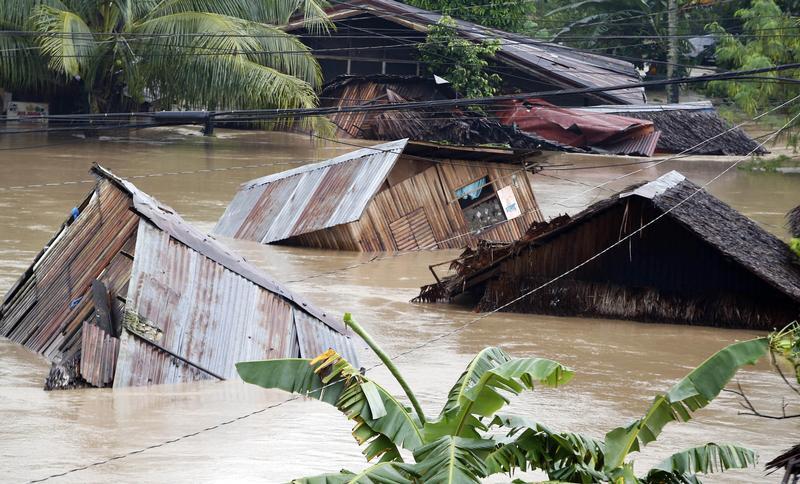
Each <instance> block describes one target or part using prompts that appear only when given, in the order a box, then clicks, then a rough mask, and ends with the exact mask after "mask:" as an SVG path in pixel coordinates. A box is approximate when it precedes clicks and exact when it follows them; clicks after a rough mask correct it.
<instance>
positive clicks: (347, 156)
mask: <svg viewBox="0 0 800 484" xmlns="http://www.w3.org/2000/svg"><path fill="white" fill-rule="evenodd" d="M408 141H409V139H408V138H403V139H399V140H395V141H389V142H387V143H381V144H379V145H374V146H365V147H362V148H360V149H358V150H356V151H348V152H347V153H343V154H341V155H339V156H336V157H334V158H330V159H328V160H323V161H319V162H316V163H310V164H307V165H303V166H298V167H297V168H292V169H291V170H286V171H281V172H279V173H273V174H272V175H266V176H263V177H261V178H256V179H255V180H250V181H247V182H244V183H242V184H241V185H240V186H239V191H241V190H250V189H253V188H256V187H259V186H261V185H266V184H267V183H272V182H274V181H276V180H283V179H284V178H289V177H291V176H295V175H300V174H302V173H308V172H310V171H315V170H321V169H324V168H328V167H329V166H333V165H336V164H339V163H345V162H348V161H354V160H357V159H360V158H364V157H366V156H371V155H374V154H377V153H379V152H383V153H389V152H392V153H395V154H396V155H397V156H400V155H401V154H403V151H404V150H405V148H406V145H407V144H408ZM395 161H397V157H395Z"/></svg>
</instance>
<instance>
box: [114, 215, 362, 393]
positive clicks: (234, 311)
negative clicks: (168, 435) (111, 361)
mask: <svg viewBox="0 0 800 484" xmlns="http://www.w3.org/2000/svg"><path fill="white" fill-rule="evenodd" d="M126 312H130V313H133V314H135V315H136V316H137V317H138V318H140V319H141V321H146V322H147V324H148V325H150V326H151V327H152V329H153V331H152V332H151V333H150V334H149V335H143V336H136V335H129V336H130V337H129V338H128V339H127V340H126V341H125V344H124V345H123V346H122V349H121V351H120V356H119V362H118V363H117V367H118V368H119V370H118V372H117V377H116V378H115V380H114V385H115V386H127V385H137V384H143V383H148V384H150V383H152V384H158V383H176V382H179V381H185V379H186V378H188V376H187V374H186V372H189V373H190V375H195V374H196V373H197V371H198V370H199V369H202V370H199V371H201V373H205V374H206V375H219V376H220V377H222V378H226V379H228V378H236V377H237V375H236V369H235V366H234V365H235V364H236V363H237V362H239V361H246V360H260V359H270V358H290V357H297V356H299V355H302V354H304V352H303V350H302V348H300V349H298V342H297V340H298V331H299V330H298V328H296V323H295V320H296V319H303V320H304V321H306V322H307V324H306V326H307V327H304V328H305V329H304V333H303V334H304V338H305V339H304V341H305V343H306V346H307V347H308V345H317V346H325V345H332V346H333V347H335V348H336V349H337V350H338V351H340V352H342V353H344V354H349V355H354V354H355V349H354V348H353V347H352V345H351V343H350V340H349V338H347V337H346V336H344V335H342V334H341V333H339V332H337V331H335V330H334V329H332V328H330V327H329V326H328V325H326V324H323V323H322V322H320V321H319V320H318V319H317V318H316V317H314V316H312V315H311V314H309V313H308V312H307V311H306V310H305V308H299V307H297V306H296V305H294V304H293V303H292V301H289V300H286V299H284V298H282V297H280V296H279V295H276V294H274V293H272V292H271V291H269V290H267V289H265V288H263V287H261V286H259V285H258V284H255V283H254V282H252V281H250V280H248V279H246V278H244V277H242V276H241V275H239V274H237V273H235V272H233V271H231V270H229V269H227V268H225V267H224V266H222V265H221V264H219V263H218V262H216V261H214V260H212V259H209V258H208V257H206V256H204V255H203V254H201V253H199V252H197V251H195V250H193V249H192V248H190V247H188V246H186V245H184V244H183V243H181V242H179V241H177V240H175V239H174V238H173V237H172V236H171V235H170V234H169V233H166V232H164V231H161V230H159V229H158V228H157V227H155V226H153V225H151V224H149V223H142V224H140V226H139V233H138V235H137V247H136V258H135V260H134V265H133V272H132V274H131V282H130V290H129V292H128V301H127V305H126ZM300 314H302V315H303V316H298V315H300ZM128 332H129V333H131V332H132V331H128ZM335 335H338V336H335ZM317 337H319V338H320V340H319V341H315V340H314V338H317ZM307 338H311V340H308V339H307ZM150 341H152V342H153V343H156V344H157V345H158V346H161V347H163V348H164V349H166V350H168V352H169V353H173V354H174V355H177V356H179V357H181V358H183V359H185V360H187V361H188V362H191V364H187V363H186V362H183V361H178V362H177V363H173V365H177V367H178V368H180V369H181V370H170V371H167V372H165V371H163V368H162V366H163V365H164V364H165V363H164V361H166V360H169V361H173V362H174V361H176V360H178V358H175V357H174V356H170V354H169V353H168V352H165V351H162V350H161V349H160V348H157V347H155V345H153V344H150ZM143 347H148V348H147V349H145V348H143ZM154 348H155V349H154ZM153 351H155V352H157V353H159V354H162V353H163V354H164V355H166V356H163V355H162V356H163V358H162V357H159V358H157V359H156V360H155V361H154V362H152V361H150V360H148V361H141V360H139V355H142V354H150V353H152V352H153ZM164 358H166V360H164ZM150 363H152V364H150ZM131 367H134V368H135V369H134V370H130V368H131ZM203 370H208V371H205V372H204V371H203Z"/></svg>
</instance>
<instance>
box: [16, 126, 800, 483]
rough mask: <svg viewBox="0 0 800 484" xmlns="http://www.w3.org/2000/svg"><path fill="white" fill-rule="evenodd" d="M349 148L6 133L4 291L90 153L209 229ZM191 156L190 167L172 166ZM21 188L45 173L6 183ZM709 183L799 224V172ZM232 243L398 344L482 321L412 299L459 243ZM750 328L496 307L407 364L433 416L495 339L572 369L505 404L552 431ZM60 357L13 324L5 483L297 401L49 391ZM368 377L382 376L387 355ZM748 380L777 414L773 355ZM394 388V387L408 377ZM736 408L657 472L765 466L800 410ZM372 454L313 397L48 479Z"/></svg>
mask: <svg viewBox="0 0 800 484" xmlns="http://www.w3.org/2000/svg"><path fill="white" fill-rule="evenodd" d="M352 149H354V148H352V147H350V146H343V145H336V144H329V145H314V144H313V143H311V142H310V141H309V140H308V138H306V137H303V136H295V135H287V134H274V133H272V134H264V133H252V132H233V131H225V130H221V131H219V134H218V136H217V137H216V138H212V139H209V138H202V137H199V136H196V130H194V129H172V130H152V131H147V132H132V133H130V134H128V135H126V136H124V137H122V138H116V137H110V138H100V139H94V140H82V139H75V138H71V137H54V136H51V137H49V138H48V137H45V136H40V135H24V136H23V135H17V136H14V137H8V136H7V137H4V138H0V187H1V188H0V293H5V292H6V290H8V288H9V287H10V286H11V285H12V284H13V282H14V281H15V280H16V278H17V277H18V276H19V275H20V273H21V272H22V271H23V270H24V269H25V268H26V267H27V266H28V265H29V264H30V261H31V260H32V258H33V257H34V256H35V254H36V253H37V252H38V251H39V250H40V249H41V247H42V246H43V244H45V243H46V242H47V241H48V240H49V238H50V237H51V236H52V234H53V233H54V231H55V230H56V229H57V227H58V226H59V225H60V224H61V223H62V222H63V220H64V219H65V217H66V216H67V214H68V213H69V210H70V208H71V207H72V206H73V205H75V204H76V203H77V202H78V201H79V200H80V199H81V198H82V197H83V196H84V194H85V193H86V192H87V191H88V190H89V189H90V185H89V184H87V183H77V184H67V185H55V186H46V184H48V183H63V182H72V181H80V180H87V179H89V178H90V177H89V176H88V174H87V170H88V168H89V165H90V163H91V162H94V161H96V162H99V163H101V164H102V165H104V166H106V167H108V168H110V169H111V170H113V171H114V172H115V173H117V174H119V175H121V176H123V177H132V176H135V175H142V174H161V175H159V176H150V177H145V178H137V179H134V180H132V181H134V182H135V183H136V184H137V185H138V186H139V187H140V188H142V189H143V190H145V191H147V192H148V193H150V194H151V195H153V196H155V197H157V198H158V199H159V200H161V201H162V202H164V203H166V204H169V205H171V206H172V207H173V208H175V209H176V210H178V212H180V213H181V214H182V215H183V216H184V217H185V218H186V219H187V220H189V221H190V222H192V223H195V224H197V225H198V226H199V227H200V228H201V229H203V230H210V229H211V228H212V227H213V225H214V223H215V221H216V219H217V218H218V217H219V216H220V215H221V214H222V212H223V210H224V208H225V205H226V204H227V203H228V201H229V200H230V199H231V197H232V196H233V194H234V192H235V190H236V188H237V186H238V185H239V184H240V183H242V182H244V181H247V180H249V179H252V178H255V177H258V176H263V175H266V174H269V173H273V172H276V171H282V170H284V169H287V168H291V167H293V166H296V165H288V164H283V165H276V166H270V167H252V166H250V167H248V165H256V164H265V163H287V162H292V161H297V160H319V159H324V158H327V157H330V156H332V155H334V154H336V153H342V152H346V151H350V150H352ZM623 161H629V160H623ZM728 161H730V160H728ZM552 162H553V163H557V164H565V163H566V164H571V165H572V166H573V167H580V166H589V165H604V164H608V163H620V160H619V159H616V160H613V159H609V158H604V157H564V156H558V157H556V158H554V159H553V160H552ZM726 166H728V162H724V161H709V160H702V159H692V160H680V161H669V162H665V163H662V164H661V165H659V166H658V167H656V168H651V169H647V170H644V171H642V172H641V173H637V174H635V175H632V176H630V177H626V178H625V179H622V180H619V181H617V182H615V183H613V184H611V185H609V186H608V188H609V189H611V190H614V189H619V188H622V187H624V186H626V185H627V184H629V183H632V182H634V181H638V180H644V179H650V178H653V177H655V176H657V175H659V174H662V173H664V172H666V171H668V170H671V169H677V170H680V171H681V172H683V173H684V174H685V175H687V176H688V177H689V178H691V179H692V180H694V181H696V182H700V183H704V182H706V181H707V180H709V179H711V178H712V177H713V176H715V175H716V174H717V173H719V172H720V171H721V170H722V169H724V168H725V167H726ZM639 168H640V165H630V166H619V167H613V168H603V169H597V170H572V171H558V172H555V171H552V172H548V173H549V174H550V175H551V176H537V177H536V184H535V188H536V190H537V192H536V193H537V196H538V199H539V202H540V204H541V205H542V208H543V209H544V211H545V213H546V214H547V215H549V216H552V215H555V214H557V213H561V212H565V211H567V212H575V211H576V210H579V209H580V208H582V207H583V206H585V205H586V204H587V203H589V202H591V201H593V200H595V199H599V198H602V196H603V195H604V193H606V192H603V191H594V192H591V193H582V192H584V191H585V190H586V189H587V187H586V185H587V184H588V185H596V184H599V183H601V182H603V181H605V180H608V179H610V178H614V177H618V176H620V175H622V174H625V173H628V172H631V171H633V170H636V169H639ZM180 171H184V172H192V173H185V174H180V175H175V174H169V173H175V172H180ZM554 176H556V177H558V178H553V177H554ZM567 179H568V180H567ZM27 185H45V186H39V187H29V188H25V189H14V190H7V189H6V188H8V187H12V186H13V187H16V186H27ZM710 190H711V192H713V193H714V194H715V195H717V196H719V197H720V198H722V199H723V200H724V201H726V202H728V203H729V204H731V205H733V206H734V207H736V208H737V209H739V210H741V211H743V212H744V213H745V214H746V215H748V216H750V217H752V218H753V219H755V220H756V221H758V222H759V223H761V224H763V225H764V227H765V228H767V229H768V230H770V231H772V232H774V233H776V234H778V235H779V236H781V237H786V234H785V231H784V229H783V228H782V224H783V214H784V213H785V212H786V211H787V210H788V209H789V208H790V207H792V206H793V205H796V204H797V203H798V202H800V176H791V175H778V174H766V173H748V172H742V171H738V170H735V169H734V170H732V171H731V172H729V173H728V174H726V175H725V176H723V177H722V178H721V179H720V180H718V181H717V182H715V183H714V184H713V185H711V187H710ZM567 198H569V200H567V201H566V202H562V204H561V205H559V204H558V203H557V202H559V201H563V200H564V199H567ZM231 244H232V245H233V246H235V247H236V248H237V249H239V250H240V251H241V252H242V253H243V255H245V257H247V258H248V259H250V260H251V261H253V262H254V263H256V264H257V265H259V266H261V267H263V268H264V269H267V270H269V271H271V272H272V273H273V274H274V275H276V276H277V277H278V278H279V279H282V280H285V281H293V280H300V282H295V283H290V284H289V285H290V286H291V287H292V288H293V289H295V290H298V291H301V292H303V293H305V294H306V295H307V296H308V297H309V298H310V299H311V300H313V301H315V302H316V303H317V304H318V305H319V306H321V307H323V308H325V309H327V310H329V311H333V312H338V313H343V312H345V311H350V312H352V313H354V315H355V317H356V318H357V319H358V320H359V321H361V323H362V324H363V325H364V326H365V327H366V328H367V329H368V330H369V331H370V332H371V333H372V334H373V335H374V337H375V338H376V339H377V340H378V341H379V342H381V343H382V344H383V345H384V347H385V349H386V350H387V351H388V352H389V353H390V354H396V353H399V352H402V351H405V350H408V349H410V348H411V347H413V346H416V345H417V344H419V342H421V341H425V340H428V339H430V338H432V337H434V336H436V335H439V334H441V333H443V332H446V331H449V330H451V329H454V328H456V327H458V326H460V325H462V324H464V323H465V322H467V321H470V320H472V319H473V318H474V317H475V314H474V313H471V312H469V311H467V310H465V309H463V308H459V307H454V306H446V305H416V304H411V303H409V302H408V301H409V300H410V299H411V298H412V297H414V296H415V295H416V293H417V289H418V287H419V286H420V285H422V284H425V283H429V282H430V281H431V276H430V273H429V272H428V269H427V266H428V265H429V264H433V263H436V262H440V261H444V260H447V259H448V258H452V257H454V256H455V255H457V251H446V252H418V253H409V254H403V255H398V256H396V257H391V258H387V259H385V260H378V261H374V262H371V263H366V264H363V265H357V263H359V262H367V261H368V260H369V259H370V258H371V257H372V256H371V255H366V254H354V253H342V252H333V251H319V250H309V249H297V248H286V247H264V246H259V245H258V244H254V243H249V242H241V241H231ZM354 265H357V267H355V268H352V269H349V270H343V271H339V272H335V273H333V274H326V273H328V272H330V271H335V270H337V269H341V268H344V267H349V266H354ZM754 335H755V333H753V332H748V331H738V330H720V329H711V328H699V327H686V326H677V325H660V324H642V323H635V322H626V321H613V320H600V319H580V318H556V317H547V316H536V315H513V314H496V315H492V316H490V317H488V318H486V319H484V320H482V321H481V322H479V323H476V324H473V325H471V326H470V327H469V328H468V329H467V330H465V331H463V332H461V333H458V334H455V335H453V336H450V337H447V338H444V339H441V340H439V341H436V342H435V343H433V344H431V345H429V346H426V347H423V348H421V349H419V350H417V351H415V352H413V353H411V354H409V355H408V356H405V357H403V358H401V359H399V360H398V364H399V366H400V367H401V369H402V371H403V372H404V373H405V374H406V376H407V378H408V380H409V381H410V383H411V384H412V386H413V387H414V388H415V389H416V390H417V392H418V396H419V397H420V399H421V401H422V404H423V406H424V407H425V408H426V411H427V413H428V414H430V415H435V414H436V413H438V410H439V408H440V406H441V404H442V403H443V401H444V398H445V395H446V392H447V389H449V387H450V386H451V385H452V384H453V383H454V382H455V380H456V379H457V378H458V376H459V374H460V372H461V371H462V369H463V367H464V365H466V363H467V362H468V361H469V359H470V358H471V356H472V355H474V353H475V352H477V351H479V350H480V349H481V348H483V347H484V346H487V345H499V346H502V347H503V348H505V349H506V350H507V351H509V352H511V353H512V354H514V355H520V356H522V355H535V356H541V357H548V358H553V359H557V360H559V361H561V362H563V363H565V364H568V365H570V366H572V367H573V368H574V369H575V370H576V372H577V376H576V377H575V379H574V380H573V381H572V382H571V383H570V384H569V385H567V386H564V387H562V388H558V389H537V390H536V391H534V392H529V393H526V394H524V395H523V396H521V397H519V398H516V399H514V403H513V405H512V406H511V407H510V409H509V411H513V412H517V413H522V414H525V415H529V416H532V417H535V418H536V419H538V420H540V421H542V422H544V423H546V424H548V425H549V426H550V427H551V428H554V429H565V430H571V431H581V432H586V433H589V434H591V435H594V436H597V437H600V436H601V435H602V434H603V433H604V432H605V431H607V430H610V429H612V428H614V427H615V426H619V425H623V424H626V423H628V422H629V421H630V420H631V419H633V418H636V417H638V416H639V415H640V413H641V412H642V411H643V410H644V409H645V408H646V406H647V405H648V403H649V402H650V401H651V399H652V397H653V396H654V395H655V393H656V392H659V391H662V390H665V389H667V388H668V387H669V386H670V385H671V384H672V383H673V382H674V381H675V380H676V379H678V378H680V377H681V376H682V375H684V374H685V373H686V372H688V371H689V370H690V369H691V368H692V367H693V366H694V365H696V364H699V363H700V362H702V361H703V360H704V359H705V358H706V357H707V356H709V355H710V354H711V353H713V352H714V351H716V350H718V349H720V348H722V347H723V346H724V345H726V344H728V343H731V342H733V341H736V340H740V339H744V338H750V337H752V336H754ZM362 355H363V360H365V363H366V365H370V364H372V363H374V362H375V358H374V357H373V356H371V355H369V354H368V353H366V352H362ZM48 367H49V365H48V363H47V362H46V361H45V360H44V359H43V358H41V357H39V356H38V355H36V354H34V353H31V352H30V351H28V350H26V349H25V348H22V347H20V346H18V345H16V344H14V343H11V342H9V341H8V340H4V339H1V338H0V422H2V425H0V469H2V475H0V481H8V482H18V481H26V480H29V479H36V478H41V477H44V476H47V475H50V474H54V473H59V472H63V471H66V470H69V469H71V468H74V467H80V466H83V465H86V464H90V463H92V462H95V461H99V460H103V459H107V458H109V457H113V456H116V455H119V454H123V453H126V452H129V451H133V450H136V449H139V448H142V447H146V446H149V445H153V444H158V443H160V442H163V441H166V440H170V439H174V438H176V437H178V436H181V435H184V434H189V433H193V432H196V431H198V430H200V429H203V428H206V427H210V426H213V425H216V424H219V423H220V422H224V421H226V420H229V419H232V418H234V417H237V416H240V415H243V414H246V413H249V412H252V411H255V410H258V409H261V408H264V407H266V406H268V405H271V404H274V403H277V402H280V401H282V400H284V399H285V398H286V397H287V395H286V394H283V393H280V392H272V391H266V390H261V389H258V388H253V387H250V386H248V385H245V384H243V383H241V382H234V381H229V382H219V383H197V384H186V385H172V386H154V387H144V388H126V389H119V390H113V391H112V390H108V389H104V390H98V389H86V390H75V391H66V392H44V391H42V389H41V388H42V382H43V379H44V377H45V375H46V374H47V371H48ZM372 373H373V376H374V377H375V378H377V379H378V380H381V381H384V382H385V381H387V378H386V377H387V373H386V372H385V370H383V369H377V370H375V371H374V372H372ZM738 378H739V380H740V382H741V383H742V385H743V386H744V387H745V388H746V390H747V392H748V394H749V395H750V396H751V399H752V400H753V402H754V403H755V404H756V405H757V406H759V407H761V408H762V409H763V410H765V411H770V412H777V411H779V409H780V404H781V398H782V397H783V396H786V397H789V395H788V393H787V392H786V391H784V388H783V387H782V386H781V385H780V384H779V379H778V377H777V376H776V375H775V374H774V373H772V372H771V371H770V369H769V367H768V365H766V364H760V365H758V366H755V367H749V368H746V369H744V370H743V371H741V372H740V374H739V376H738ZM388 386H389V387H390V388H392V389H394V390H397V388H396V386H395V385H392V384H388ZM789 410H790V411H791V410H792V408H791V407H790V409H789ZM794 410H795V411H798V410H800V409H798V408H796V407H795V408H794ZM738 411H739V408H738V403H737V399H736V398H735V397H734V396H733V395H730V394H723V395H722V396H721V397H720V398H719V399H718V400H716V401H715V402H714V403H713V404H712V405H711V406H709V407H708V408H706V409H704V410H702V411H700V412H699V413H698V416H697V419H695V420H693V421H691V422H690V423H687V424H681V425H677V424H675V425H671V426H668V427H667V429H666V431H665V432H664V433H663V435H662V439H660V441H659V442H658V443H654V444H652V445H650V446H648V447H647V449H646V450H645V451H644V452H642V453H641V454H639V455H635V457H636V463H637V469H639V470H640V471H641V470H643V469H646V468H647V466H649V465H653V464H655V463H657V462H658V461H659V460H660V459H662V458H664V457H666V456H667V455H669V454H670V453H672V452H675V451H677V450H680V449H682V448H685V447H689V446H694V445H700V444H703V443H707V442H712V441H713V442H739V443H742V444H744V445H747V446H750V447H752V448H754V449H756V450H757V451H759V453H760V454H761V464H763V462H765V461H766V460H768V459H770V458H771V457H773V456H774V455H776V453H777V452H779V451H780V450H781V449H784V448H786V447H788V446H790V445H793V444H795V443H797V439H798V435H800V422H797V421H796V420H795V421H791V420H787V421H771V420H764V419H756V418H753V417H747V416H740V415H738V414H737V413H738ZM362 467H364V462H363V459H362V457H361V455H360V452H359V449H358V447H357V446H356V444H355V443H354V442H353V440H352V438H351V436H350V425H349V424H348V423H347V421H346V420H345V419H344V418H343V417H341V416H340V415H339V414H338V413H337V412H336V411H335V410H333V409H332V408H329V407H326V406H324V405H323V404H320V403H318V402H313V401H302V400H300V401H293V402H291V403H287V404H284V405H282V406H279V407H276V408H272V409H270V410H267V411H265V412H263V413H259V414H256V415H254V416H252V417H250V418H247V419H244V420H240V421H237V422H234V423H231V424H229V425H225V426H222V427H220V428H218V429H216V430H211V431H208V432H204V433H201V434H199V435H197V436H194V437H191V438H187V439H185V440H182V441H180V442H177V443H173V444H168V445H165V446H162V447H158V448H155V449H152V450H148V451H147V452H144V453H141V454H135V455H132V456H130V457H127V458H124V459H120V460H114V461H112V462H109V463H107V464H104V465H101V466H95V467H91V468H89V469H85V470H81V471H79V472H74V473H71V474H68V475H66V476H63V477H59V478H57V479H53V482H107V481H110V480H115V481H118V482H143V481H156V482H282V481H286V480H288V479H290V478H293V477H298V476H304V475H310V474H314V473H320V472H325V471H328V472H333V471H337V470H339V469H341V468H350V469H353V470H356V469H360V468H362ZM522 477H530V478H534V477H541V476H537V475H529V476H525V475H523V476H522ZM501 480H502V479H501ZM505 480H508V479H505ZM778 480H779V479H777V477H776V476H774V475H773V476H769V477H767V476H765V475H764V473H763V471H762V470H761V466H759V468H758V469H753V470H749V471H744V472H742V471H730V472H727V473H725V474H724V475H719V476H717V477H714V478H709V479H708V480H707V482H776V481H778Z"/></svg>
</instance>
